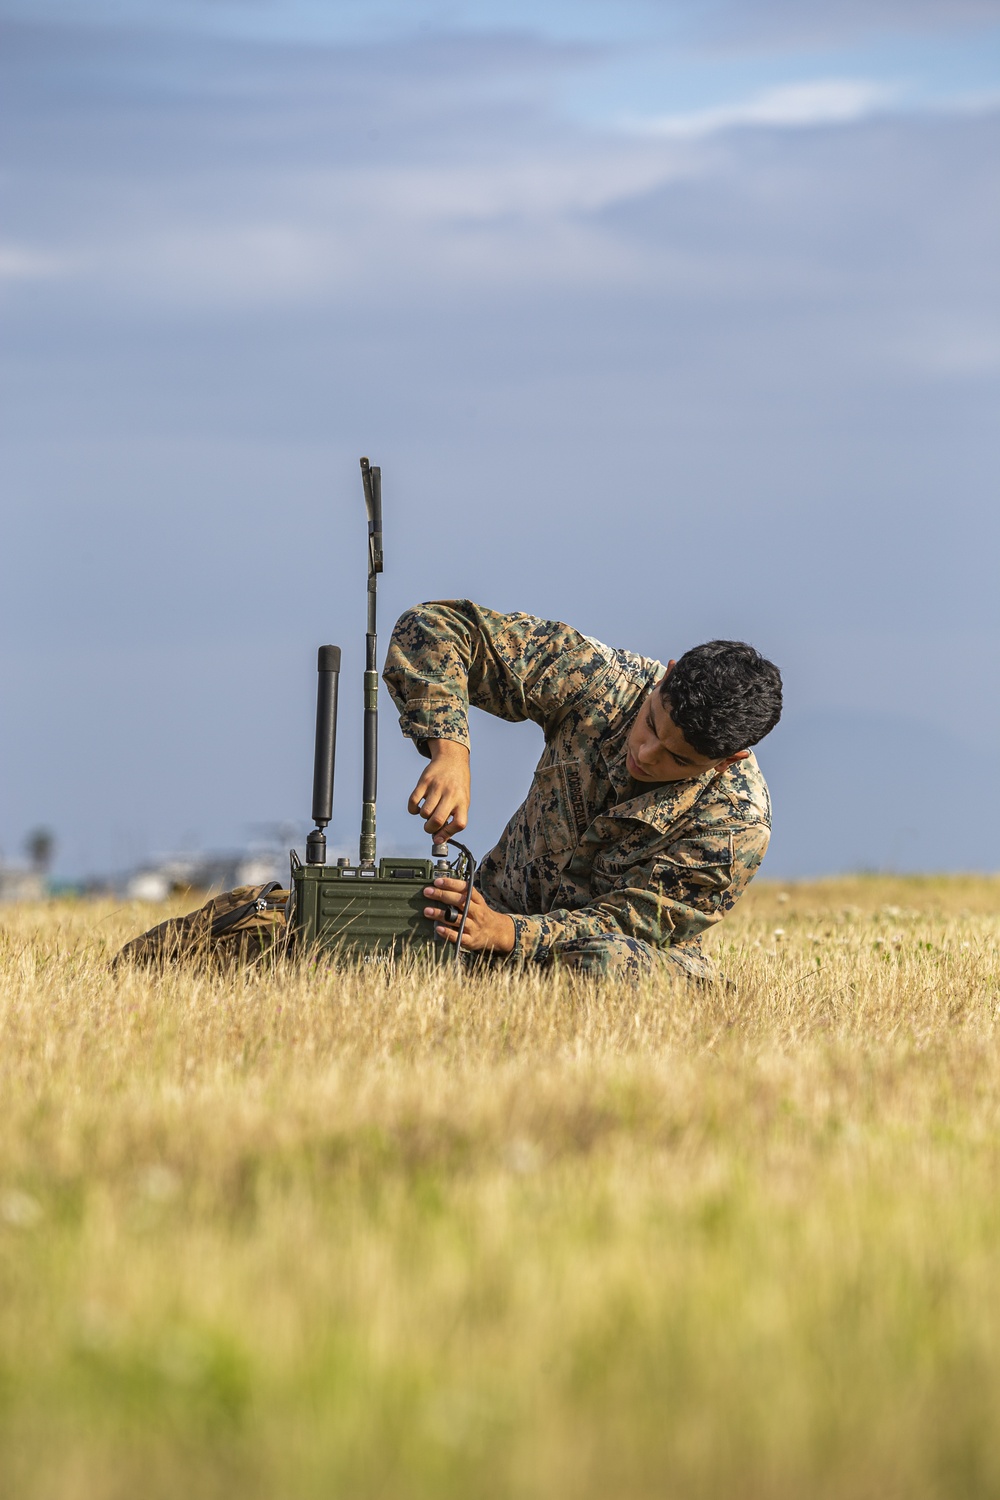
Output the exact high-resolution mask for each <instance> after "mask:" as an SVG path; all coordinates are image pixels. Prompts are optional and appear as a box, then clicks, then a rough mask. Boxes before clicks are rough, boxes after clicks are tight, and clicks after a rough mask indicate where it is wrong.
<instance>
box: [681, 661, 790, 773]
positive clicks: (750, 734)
mask: <svg viewBox="0 0 1000 1500" xmlns="http://www.w3.org/2000/svg"><path fill="white" fill-rule="evenodd" d="M660 695H661V697H662V698H663V703H664V707H665V708H666V709H667V711H668V712H669V714H670V717H671V718H672V719H673V721H674V723H675V724H676V725H677V728H678V729H679V730H680V731H681V733H682V734H683V736H684V738H685V739H686V740H687V742H688V744H689V745H690V746H691V748H692V750H697V752H698V754H699V755H704V756H705V757H706V759H708V760H724V759H725V757H726V756H727V755H733V754H735V752H736V751H737V750H747V749H749V747H750V746H751V745H756V743H757V741H758V740H762V739H763V738H764V736H765V734H770V732H771V730H772V729H773V728H774V726H775V724H777V722H778V720H779V719H780V718H781V673H780V672H779V671H778V669H777V667H776V666H775V665H774V662H771V661H768V660H767V658H766V657H764V656H761V654H760V652H759V651H755V650H754V648H753V646H748V645H747V644H746V642H745V641H706V643H705V645H704V646H694V647H692V649H691V650H690V651H685V653H684V655H683V656H682V657H681V658H680V660H679V661H678V662H676V663H675V665H674V669H673V671H672V672H671V673H670V676H669V677H665V678H664V679H663V681H662V683H661V684H660Z"/></svg>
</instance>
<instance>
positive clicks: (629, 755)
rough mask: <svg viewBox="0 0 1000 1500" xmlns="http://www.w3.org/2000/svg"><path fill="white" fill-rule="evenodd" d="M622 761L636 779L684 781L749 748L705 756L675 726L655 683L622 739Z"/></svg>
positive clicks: (741, 757) (718, 766) (721, 766)
mask: <svg viewBox="0 0 1000 1500" xmlns="http://www.w3.org/2000/svg"><path fill="white" fill-rule="evenodd" d="M671 666H673V662H671ZM625 751H626V753H625V765H626V767H627V769H628V773H629V775H630V776H631V777H633V779H634V780H636V781H641V782H658V781H688V780H690V779H691V778H692V777H695V776H701V775H703V774H704V772H705V771H713V770H719V771H721V770H725V768H726V766H729V765H732V763H733V761H735V760H745V759H746V757H747V755H748V754H749V751H747V750H738V751H737V752H736V754H735V755H728V756H727V757H726V759H725V760H706V758H705V756H704V755H699V754H698V752H697V750H693V749H692V748H691V746H690V745H689V744H688V742H687V740H686V739H685V738H684V736H683V734H682V733H681V731H680V730H679V729H678V728H677V725H676V724H675V723H674V721H673V719H672V718H671V717H670V713H669V711H668V709H667V705H666V704H665V703H664V701H663V699H662V698H661V696H660V684H659V683H657V684H656V686H655V687H654V688H653V689H652V691H651V692H650V694H649V697H648V698H647V699H646V701H645V702H644V703H643V704H642V705H641V706H640V708H639V712H638V714H637V715H636V718H635V723H634V724H633V725H632V728H631V729H630V730H629V735H628V739H627V740H626V742H625Z"/></svg>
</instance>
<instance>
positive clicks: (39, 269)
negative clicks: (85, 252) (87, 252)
mask: <svg viewBox="0 0 1000 1500" xmlns="http://www.w3.org/2000/svg"><path fill="white" fill-rule="evenodd" d="M65 269H66V262H65V260H64V259H63V258H62V257H60V256H57V255H51V254H49V253H48V252H47V251H44V250H31V249H28V248H27V247H26V246H24V245H11V244H6V245H4V244H0V282H4V281H36V280H39V279H41V278H42V277H46V276H58V275H60V274H61V273H62V272H63V271H64V270H65Z"/></svg>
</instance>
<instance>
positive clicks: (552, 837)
mask: <svg viewBox="0 0 1000 1500" xmlns="http://www.w3.org/2000/svg"><path fill="white" fill-rule="evenodd" d="M574 778H575V782H574ZM578 782H579V770H578V768H577V766H576V763H575V762H574V761H559V762H557V763H556V764H555V765H550V766H539V768H538V770H537V771H536V772H535V777H534V780H533V781H532V783H531V791H530V792H529V793H528V799H527V804H526V807H525V811H526V813H527V815H528V823H529V825H530V827H531V830H532V833H533V834H534V839H533V844H534V849H535V852H536V854H539V855H541V854H551V855H554V856H555V857H557V858H561V857H563V856H564V855H566V854H569V853H570V851H571V850H573V849H575V848H576V846H577V843H578V842H579V834H578V831H577V827H576V820H575V818H574V816H573V803H574V798H573V787H574V784H576V783H578Z"/></svg>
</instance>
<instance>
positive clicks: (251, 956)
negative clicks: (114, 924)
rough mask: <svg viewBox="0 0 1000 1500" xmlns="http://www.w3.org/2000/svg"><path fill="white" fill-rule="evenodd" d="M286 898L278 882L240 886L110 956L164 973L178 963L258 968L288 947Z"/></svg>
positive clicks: (121, 962)
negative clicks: (155, 968)
mask: <svg viewBox="0 0 1000 1500" xmlns="http://www.w3.org/2000/svg"><path fill="white" fill-rule="evenodd" d="M288 898H289V892H288V891H285V890H281V889H280V887H279V885H278V882H277V881H276V880H272V881H271V882H270V883H269V884H268V885H239V886H237V887H236V889H235V890H232V891H226V892H225V893H224V894H223V895H221V896H213V897H212V899H211V900H210V901H206V902H205V905H204V906H199V907H198V909H197V911H192V912H188V914H187V916H186V917H171V918H169V920H168V921H166V922H161V923H160V924H159V926H158V927H151V928H150V929H149V931H148V932H144V933H142V934H141V935H140V936H139V937H137V938H133V939H132V941H131V942H130V943H126V944H125V946H124V948H123V949H122V950H121V952H120V953H118V954H117V955H116V956H115V960H114V963H115V966H116V967H117V966H118V965H119V964H123V963H133V964H146V965H151V966H152V965H155V966H158V967H161V968H162V967H163V966H164V965H165V964H168V963H176V962H177V961H178V960H194V961H195V962H200V963H204V964H213V965H214V964H218V965H221V966H222V967H228V966H232V965H246V964H256V963H260V962H261V960H263V959H265V958H266V957H267V956H268V955H271V954H273V955H274V956H275V957H276V958H277V957H280V956H281V955H282V954H283V953H284V952H285V950H286V949H287V947H288V942H289V937H290V934H291V928H290V927H289V924H288V920H287V918H288V915H289V912H288Z"/></svg>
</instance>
